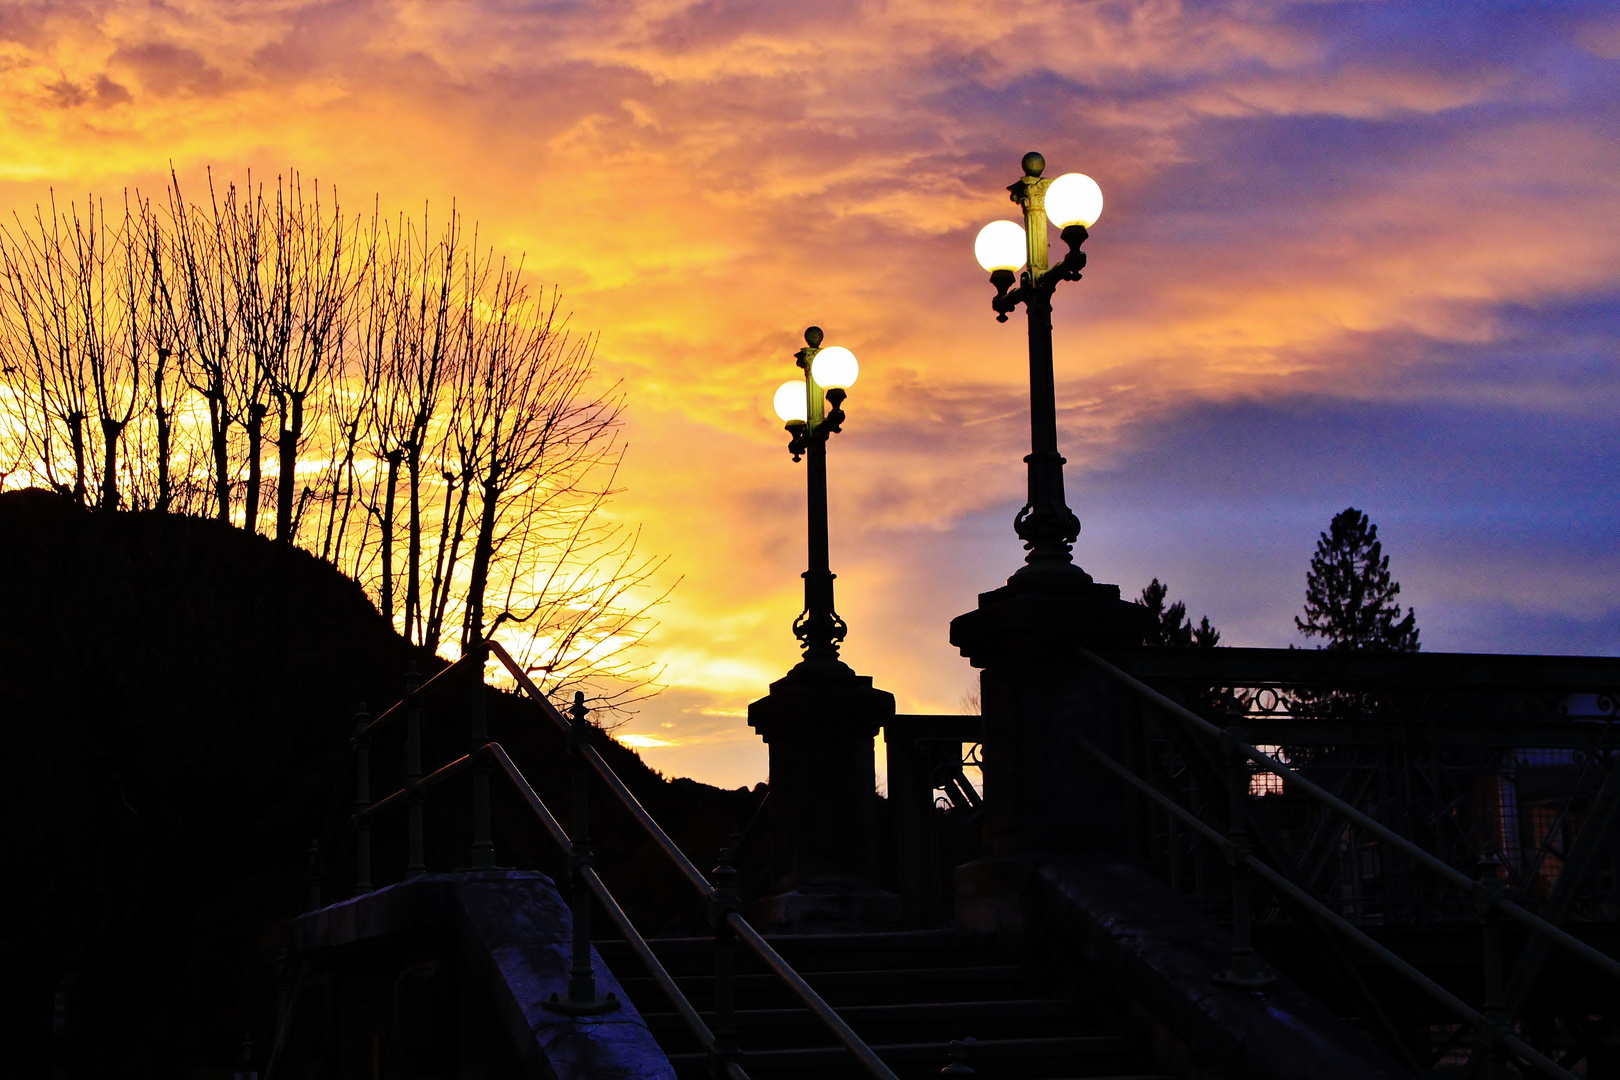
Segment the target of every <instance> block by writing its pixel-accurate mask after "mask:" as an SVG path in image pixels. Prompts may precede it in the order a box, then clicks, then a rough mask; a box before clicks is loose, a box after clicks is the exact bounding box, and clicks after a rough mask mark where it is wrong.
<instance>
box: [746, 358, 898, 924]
mask: <svg viewBox="0 0 1620 1080" xmlns="http://www.w3.org/2000/svg"><path fill="white" fill-rule="evenodd" d="M822 339H823V335H822V332H821V329H820V327H815V326H812V327H810V328H809V329H808V330H806V331H805V332H804V342H805V347H804V348H802V349H800V350H799V351H798V352H797V353H796V354H794V362H795V363H796V364H798V366H799V369H800V371H801V372H802V376H801V377H800V378H798V379H794V380H793V381H791V382H787V383H784V384H783V385H782V386H781V387H780V388H779V389H778V390H777V391H776V398H775V405H776V412H777V415H778V416H780V417H781V418H782V419H783V421H785V422H786V424H787V430H788V432H789V433H790V436H791V437H790V439H789V442H788V450H789V452H790V453H792V455H793V460H794V461H799V460H801V459H802V460H804V461H805V474H806V485H807V486H806V491H807V514H806V526H807V528H806V532H807V536H808V551H809V566H808V568H807V569H806V570H805V572H804V575H803V576H804V610H803V611H802V612H800V614H799V616H798V618H796V619H794V620H793V634H794V636H795V637H797V638H798V639H799V643H800V646H801V648H802V649H803V658H802V659H801V660H800V661H799V663H798V664H796V665H795V666H794V667H793V669H792V670H790V671H789V672H788V673H787V674H786V675H785V676H783V677H782V678H780V679H778V680H776V681H775V682H773V683H772V684H771V688H770V693H769V694H768V695H766V696H765V697H763V698H760V699H759V700H758V701H755V702H752V703H750V704H749V706H748V724H749V726H750V727H752V728H753V729H754V730H756V731H758V732H759V734H760V737H761V738H763V739H764V740H765V743H766V745H767V746H768V747H769V748H770V769H771V779H770V796H769V800H768V802H767V804H766V821H767V825H768V828H769V830H770V834H771V843H770V862H769V868H768V873H767V878H766V886H765V890H764V891H765V895H764V896H763V897H761V898H760V899H759V900H758V901H757V902H756V905H755V911H754V916H755V918H756V919H757V920H760V921H763V922H764V923H765V924H767V925H770V926H774V927H777V928H779V929H787V930H799V931H814V930H835V929H850V928H856V927H868V926H882V925H885V924H889V923H893V922H896V921H898V919H899V917H900V899H899V897H898V896H896V895H895V894H893V893H889V892H884V891H881V890H878V889H876V888H874V887H873V886H872V884H871V880H872V873H873V870H874V869H875V861H876V856H877V847H876V829H877V820H876V811H877V806H876V769H875V761H874V754H873V739H874V738H876V736H877V733H878V731H880V730H881V729H882V728H883V726H884V725H885V724H887V723H888V722H889V721H890V720H892V719H893V717H894V695H893V694H890V693H888V692H886V691H883V690H879V689H876V688H875V687H873V685H872V680H871V678H869V677H867V676H863V675H857V674H855V672H854V671H853V670H852V669H851V668H850V667H849V665H848V664H846V663H844V662H843V661H842V660H840V659H839V658H838V646H839V643H840V642H841V641H843V640H844V635H845V634H846V633H847V632H848V627H846V626H845V624H844V620H843V619H841V618H839V616H838V612H837V610H836V609H835V607H834V606H833V576H834V575H833V573H832V569H831V567H830V565H829V562H828V557H827V440H828V439H829V438H830V437H831V436H832V435H834V434H836V433H837V432H839V431H840V430H842V426H843V422H844V410H843V404H844V400H845V398H846V396H847V388H848V387H849V386H851V385H853V384H854V382H855V379H856V377H857V375H858V374H859V372H860V367H859V365H858V364H857V363H856V361H855V356H854V354H853V353H851V352H850V351H849V350H848V349H845V348H842V347H840V346H836V345H835V346H831V347H826V348H824V347H823V346H822V344H821V343H822Z"/></svg>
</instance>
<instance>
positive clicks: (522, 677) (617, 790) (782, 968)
mask: <svg viewBox="0 0 1620 1080" xmlns="http://www.w3.org/2000/svg"><path fill="white" fill-rule="evenodd" d="M489 650H490V652H491V653H493V654H494V655H495V657H496V658H497V659H498V660H500V662H501V663H502V665H503V666H505V668H506V670H507V671H508V672H509V673H511V675H512V677H513V679H515V680H516V681H517V683H518V685H519V686H520V687H522V689H523V690H524V692H526V693H527V694H528V695H529V697H530V698H532V699H533V700H534V701H536V702H538V703H539V704H540V705H541V707H542V709H543V710H544V711H545V712H546V713H547V714H548V715H549V716H550V717H551V718H552V721H553V723H555V724H556V725H557V727H558V729H559V730H561V731H562V732H564V733H565V734H566V733H567V732H568V730H569V726H570V725H569V723H568V721H566V720H564V719H563V717H562V714H561V712H559V711H558V709H557V707H556V706H555V705H553V704H552V703H551V701H550V700H549V699H548V698H547V697H546V696H545V695H544V694H542V693H541V692H540V690H539V688H538V687H536V686H535V685H534V682H533V680H531V679H530V678H529V676H528V673H527V672H525V671H524V670H523V668H522V667H521V666H520V665H519V664H518V663H517V661H515V660H513V659H512V656H511V654H510V653H508V652H507V651H506V650H505V649H504V648H502V647H501V645H500V643H499V642H494V641H491V642H489ZM581 756H582V757H584V758H585V759H586V760H587V761H589V762H590V763H591V767H592V769H593V770H594V771H595V772H596V774H597V775H598V776H599V777H601V779H602V781H603V782H604V783H605V784H607V786H608V788H609V789H610V790H611V791H612V792H613V793H614V794H615V795H617V796H618V797H619V801H620V802H621V803H622V804H623V805H624V808H625V809H626V810H628V811H629V812H630V814H631V816H632V817H634V818H635V819H636V821H637V822H638V823H639V824H640V825H641V827H642V829H643V830H644V831H645V832H646V833H647V836H648V837H649V838H650V839H651V840H652V841H653V843H654V844H655V845H657V847H658V848H660V849H661V850H662V851H663V852H664V854H665V855H666V856H668V857H669V859H670V861H671V862H673V863H674V864H675V868H676V869H677V870H679V871H680V872H681V876H683V877H684V878H686V880H687V882H688V883H689V884H691V885H692V887H693V888H695V889H696V890H697V891H698V893H699V894H700V895H701V896H702V897H703V898H704V899H705V900H706V901H708V902H709V903H711V904H713V903H714V901H715V889H714V886H712V885H710V884H709V882H708V880H707V879H706V878H705V877H704V876H703V874H702V873H701V872H700V871H699V870H698V868H697V867H696V866H694V865H693V864H692V860H690V859H688V858H687V857H686V855H685V853H684V852H682V851H681V849H680V848H678V847H676V846H675V841H673V840H671V839H670V837H669V834H668V833H666V832H665V831H664V830H663V828H662V827H661V826H660V825H659V824H658V822H657V821H656V820H655V819H654V818H653V816H652V815H651V814H649V813H647V810H646V808H645V807H643V806H642V805H641V802H640V801H639V800H638V799H637V798H636V797H635V795H634V794H632V793H631V791H630V789H629V788H628V787H626V786H625V784H624V781H622V780H620V779H619V777H618V774H617V773H615V772H614V771H613V768H612V766H610V765H609V764H608V763H607V761H606V760H605V759H603V757H602V756H601V755H600V754H599V753H597V751H596V749H595V747H592V746H590V745H589V744H586V745H585V746H583V747H582V748H581ZM504 768H505V766H503V769H504ZM513 771H514V772H515V771H516V770H515V769H514V770H513ZM508 775H509V776H510V775H511V773H508ZM536 801H538V799H536ZM594 877H595V873H594V871H593V872H591V873H590V875H589V876H588V877H587V878H586V880H587V882H589V881H590V880H591V879H592V878H594ZM597 880H598V881H599V880H600V879H597ZM592 892H593V893H595V892H596V888H595V886H593V887H592ZM605 892H606V890H605V889H604V890H603V893H605ZM597 895H598V897H599V898H600V896H601V895H602V893H598V894H597ZM603 906H604V908H605V909H606V910H607V911H608V914H609V916H610V917H613V912H614V910H616V909H617V907H618V905H617V904H614V905H612V906H611V907H609V906H608V905H606V904H604V905H603ZM620 914H622V911H621V912H620ZM615 921H617V919H615ZM725 923H726V925H728V926H730V927H731V929H732V930H733V931H734V932H735V933H736V934H737V936H738V937H740V938H742V940H743V941H744V942H745V943H747V945H748V946H749V948H751V949H752V950H753V951H754V953H755V955H757V956H758V957H759V958H760V959H761V960H762V961H764V963H765V965H766V966H767V967H769V968H770V969H771V971H772V972H774V973H775V974H776V975H777V977H778V978H780V979H781V980H782V981H783V982H784V983H785V984H786V985H787V987H788V989H790V990H791V991H793V993H794V994H795V995H796V996H797V997H798V998H799V1000H800V1001H802V1002H803V1003H804V1005H805V1007H806V1008H808V1009H809V1010H810V1011H811V1013H813V1014H814V1015H815V1016H816V1018H817V1019H819V1020H820V1021H821V1022H822V1023H823V1024H825V1025H826V1026H827V1028H828V1029H829V1030H830V1031H831V1032H832V1034H833V1035H834V1037H836V1038H837V1039H838V1041H839V1042H841V1043H843V1044H844V1047H845V1048H846V1049H848V1050H849V1051H850V1053H852V1054H854V1055H855V1058H856V1060H857V1061H859V1062H860V1063H861V1065H862V1066H863V1067H864V1068H865V1069H866V1071H867V1072H868V1073H870V1074H871V1075H872V1076H874V1077H876V1078H878V1080H898V1077H896V1076H895V1074H894V1072H893V1071H892V1070H891V1069H890V1068H889V1067H888V1066H887V1065H885V1064H884V1063H883V1060H882V1059H881V1058H879V1057H878V1056H877V1054H876V1053H874V1052H873V1050H872V1048H871V1047H870V1046H868V1045H867V1044H866V1042H865V1041H864V1040H862V1039H861V1037H860V1036H859V1035H857V1034H856V1033H855V1031H854V1029H852V1028H851V1027H850V1026H849V1025H848V1024H846V1023H845V1022H844V1020H843V1019H842V1018H841V1017H840V1016H839V1015H838V1014H837V1013H836V1012H835V1011H833V1008H832V1006H830V1005H828V1004H827V1002H826V1001H825V1000H824V999H823V998H822V997H821V995H820V994H818V993H816V991H815V990H814V988H812V987H811V986H810V984H809V983H807V982H805V981H804V979H803V977H802V976H800V975H799V973H798V972H796V971H794V970H793V968H792V966H791V965H789V964H788V962H787V961H786V960H784V959H783V958H782V956H781V954H780V953H778V952H777V951H776V950H775V949H774V948H772V947H771V945H770V942H768V941H766V940H765V939H764V937H762V936H761V935H760V933H759V932H758V931H757V930H755V929H754V928H753V927H752V926H750V925H749V924H748V921H747V920H746V919H744V918H743V917H742V915H741V914H739V913H737V912H735V911H732V912H727V913H726V917H725ZM623 925H628V921H626V923H625V924H623ZM633 929H634V928H632V930H633ZM627 937H628V935H627ZM637 937H639V935H637ZM632 947H634V945H632ZM638 955H639V950H638ZM648 955H651V952H650V950H649V951H648ZM654 978H655V979H656V978H657V975H656V974H655V975H654ZM660 985H661V986H662V983H660ZM677 992H678V991H677ZM671 1000H676V999H674V998H672V999H671ZM683 1000H684V999H683ZM677 1007H678V1006H677ZM688 1024H690V1020H688ZM700 1038H701V1036H700ZM710 1038H711V1040H712V1039H713V1035H712V1033H711V1035H710ZM711 1045H712V1042H711ZM727 1072H728V1073H729V1074H730V1075H732V1076H733V1077H736V1073H737V1072H740V1070H739V1069H737V1068H736V1063H735V1062H732V1063H730V1064H729V1066H728V1069H727Z"/></svg>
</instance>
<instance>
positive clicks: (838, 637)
mask: <svg viewBox="0 0 1620 1080" xmlns="http://www.w3.org/2000/svg"><path fill="white" fill-rule="evenodd" d="M822 338H823V335H822V332H821V327H819V326H812V327H810V328H809V329H807V330H806V331H805V332H804V344H805V347H804V348H802V349H800V350H799V351H798V353H797V354H796V355H795V357H794V359H795V360H796V361H797V362H798V365H799V367H800V368H801V369H803V371H804V378H803V380H802V381H801V380H798V379H795V380H793V381H791V382H785V383H783V384H782V385H781V386H780V387H778V388H777V391H776V399H775V402H774V404H775V406H776V414H777V415H778V416H780V417H781V418H782V419H783V420H784V421H786V422H787V429H788V431H789V432H790V433H791V434H792V436H793V437H792V439H790V440H789V442H788V450H789V452H791V453H792V454H793V460H794V461H798V460H799V459H800V458H801V457H803V458H805V459H807V460H806V464H805V475H806V481H807V488H808V495H809V497H808V513H807V523H808V529H807V532H808V534H809V540H810V553H809V554H810V558H809V568H808V569H807V570H805V572H804V575H803V576H804V611H803V612H801V613H800V615H799V617H798V618H797V619H795V620H794V621H793V636H794V637H796V638H798V639H799V643H800V645H801V646H803V649H804V659H803V660H802V661H800V663H801V665H806V664H807V665H810V666H812V667H832V666H837V667H840V668H844V667H846V665H845V664H844V663H843V661H841V660H839V659H838V643H839V642H841V641H843V640H844V635H845V634H846V633H847V632H848V629H849V628H848V627H847V626H845V625H844V620H843V619H840V618H839V617H838V612H837V610H836V609H835V608H834V607H833V578H834V577H835V576H836V575H835V574H833V572H832V569H831V566H830V565H829V563H828V556H827V440H828V439H829V438H830V437H831V436H833V435H835V434H837V433H838V432H840V431H842V430H843V423H844V409H843V404H844V399H845V397H846V396H847V391H848V388H849V387H851V386H853V385H855V380H856V378H857V377H858V376H859V375H860V364H859V363H858V362H857V361H856V360H855V354H854V353H852V352H850V351H849V350H848V349H846V348H844V347H843V346H841V345H833V346H830V347H828V348H825V349H824V348H822V347H821V342H822ZM829 405H830V406H831V408H830V409H828V408H827V406H829ZM846 670H847V668H846Z"/></svg>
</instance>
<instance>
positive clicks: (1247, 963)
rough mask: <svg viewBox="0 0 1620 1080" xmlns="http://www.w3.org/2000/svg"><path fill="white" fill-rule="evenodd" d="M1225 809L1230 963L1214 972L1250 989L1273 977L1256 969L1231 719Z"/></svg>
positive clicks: (1241, 784) (1239, 733) (1239, 761)
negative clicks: (1230, 885) (1221, 969)
mask: <svg viewBox="0 0 1620 1080" xmlns="http://www.w3.org/2000/svg"><path fill="white" fill-rule="evenodd" d="M1224 741H1225V743H1226V751H1227V752H1226V779H1227V792H1228V800H1227V812H1228V816H1229V818H1230V820H1229V822H1228V825H1227V833H1226V838H1227V840H1228V841H1229V842H1230V844H1231V845H1232V846H1231V848H1230V849H1229V852H1228V854H1227V860H1226V861H1227V863H1228V864H1229V865H1230V866H1231V871H1232V873H1231V877H1232V965H1231V966H1230V967H1229V968H1227V969H1226V970H1225V971H1223V972H1221V973H1220V974H1218V975H1216V976H1215V981H1216V982H1217V983H1220V984H1221V985H1222V986H1230V987H1233V988H1234V989H1238V990H1247V991H1250V992H1254V991H1258V990H1263V989H1265V988H1266V987H1267V986H1269V985H1271V983H1272V982H1274V981H1275V980H1274V979H1273V978H1272V976H1270V975H1268V974H1266V973H1265V972H1264V971H1261V970H1260V964H1259V962H1258V961H1257V960H1256V959H1255V955H1254V911H1253V903H1252V900H1251V895H1250V889H1251V882H1250V880H1249V864H1248V862H1247V861H1246V860H1245V856H1247V855H1248V854H1249V776H1250V772H1249V758H1248V755H1247V754H1245V753H1244V752H1243V751H1242V750H1240V749H1238V744H1239V743H1241V742H1244V741H1245V740H1244V738H1243V729H1242V728H1241V727H1239V726H1238V724H1237V723H1235V722H1234V723H1233V724H1232V725H1231V726H1229V727H1228V728H1227V729H1226V732H1225V738H1224Z"/></svg>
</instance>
